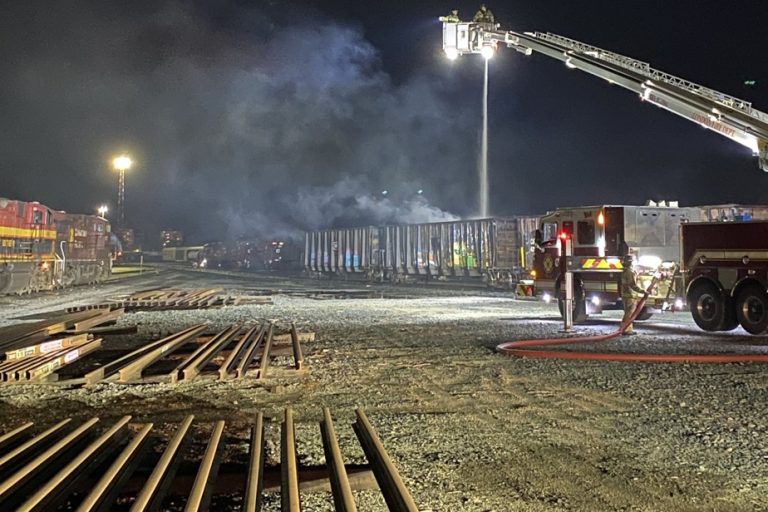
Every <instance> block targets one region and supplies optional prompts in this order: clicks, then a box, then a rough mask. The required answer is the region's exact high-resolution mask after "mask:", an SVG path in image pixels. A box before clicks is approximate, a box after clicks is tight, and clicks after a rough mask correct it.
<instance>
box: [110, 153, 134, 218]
mask: <svg viewBox="0 0 768 512" xmlns="http://www.w3.org/2000/svg"><path fill="white" fill-rule="evenodd" d="M112 167H113V168H114V169H115V170H116V171H117V172H118V182H117V225H118V227H125V171H127V170H128V169H130V168H131V167H133V160H132V159H131V157H130V156H128V155H120V156H117V157H115V159H114V160H112Z"/></svg>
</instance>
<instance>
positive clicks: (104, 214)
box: [96, 204, 109, 219]
mask: <svg viewBox="0 0 768 512" xmlns="http://www.w3.org/2000/svg"><path fill="white" fill-rule="evenodd" d="M96 211H97V212H99V217H101V218H103V219H105V218H106V217H107V212H108V211H109V208H107V205H105V204H103V205H101V206H99V207H98V208H97V209H96Z"/></svg>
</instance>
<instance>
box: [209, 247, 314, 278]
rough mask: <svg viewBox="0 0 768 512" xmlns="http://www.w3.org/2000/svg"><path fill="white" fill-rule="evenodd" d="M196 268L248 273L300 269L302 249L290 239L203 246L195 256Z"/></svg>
mask: <svg viewBox="0 0 768 512" xmlns="http://www.w3.org/2000/svg"><path fill="white" fill-rule="evenodd" d="M197 266H198V267H199V268H221V269H240V270H251V271H264V270H269V271H297V270H301V246H300V245H298V244H296V243H294V242H291V241H290V240H267V241H264V240H237V241H234V242H230V243H225V242H213V243H208V244H205V245H204V246H203V247H202V249H201V250H200V251H199V252H198V254H197Z"/></svg>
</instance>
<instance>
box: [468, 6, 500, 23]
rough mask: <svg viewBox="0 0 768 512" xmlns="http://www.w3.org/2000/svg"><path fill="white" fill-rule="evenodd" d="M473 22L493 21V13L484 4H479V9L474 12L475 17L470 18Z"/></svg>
mask: <svg viewBox="0 0 768 512" xmlns="http://www.w3.org/2000/svg"><path fill="white" fill-rule="evenodd" d="M472 21H474V22H475V23H491V24H493V23H494V21H495V20H494V17H493V13H492V12H491V10H490V9H488V8H487V7H486V6H485V4H480V10H479V11H477V12H476V13H475V17H474V18H473V19H472Z"/></svg>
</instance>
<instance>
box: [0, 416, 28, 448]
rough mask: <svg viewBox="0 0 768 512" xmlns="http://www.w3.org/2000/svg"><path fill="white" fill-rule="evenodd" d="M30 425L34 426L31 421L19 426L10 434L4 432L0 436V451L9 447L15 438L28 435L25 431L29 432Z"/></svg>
mask: <svg viewBox="0 0 768 512" xmlns="http://www.w3.org/2000/svg"><path fill="white" fill-rule="evenodd" d="M32 425H34V423H33V422H31V421H30V422H28V423H24V424H23V425H20V426H18V427H16V428H15V429H13V430H11V431H10V432H6V433H5V434H3V435H2V436H0V450H2V449H3V448H5V447H6V446H8V445H10V444H11V443H14V442H16V441H17V438H18V437H20V436H21V435H22V434H26V433H28V432H27V430H29V428H30V427H32Z"/></svg>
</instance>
